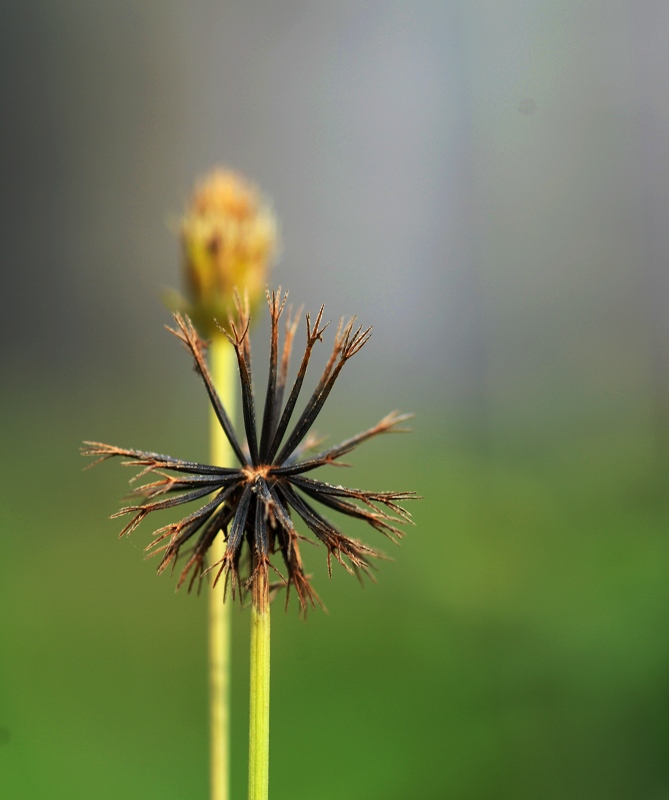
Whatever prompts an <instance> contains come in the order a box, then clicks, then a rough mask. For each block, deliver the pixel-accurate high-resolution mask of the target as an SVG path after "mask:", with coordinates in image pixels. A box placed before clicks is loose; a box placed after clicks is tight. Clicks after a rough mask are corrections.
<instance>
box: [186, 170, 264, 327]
mask: <svg viewBox="0 0 669 800" xmlns="http://www.w3.org/2000/svg"><path fill="white" fill-rule="evenodd" d="M181 240H182V245H183V258H184V275H185V283H186V291H187V294H188V301H189V306H190V309H189V310H190V313H191V314H192V316H193V318H194V320H195V322H196V324H197V326H198V328H199V329H200V331H201V333H202V334H203V335H205V336H206V335H208V334H210V333H211V332H212V330H213V320H214V319H215V318H216V319H219V320H220V321H222V322H223V321H225V320H226V319H227V315H228V313H229V311H230V308H231V306H232V303H233V298H234V291H235V290H237V291H238V292H239V294H240V295H242V296H243V295H244V294H245V293H246V294H248V298H249V304H250V306H251V308H253V307H254V306H256V305H257V303H258V302H259V301H260V300H261V299H262V298H263V297H264V290H265V285H266V283H267V271H268V267H269V264H270V262H271V261H272V259H273V257H274V254H275V252H276V247H277V224H276V219H275V217H274V214H273V213H272V211H271V209H270V208H269V206H268V205H267V204H266V203H265V202H264V201H263V199H262V198H261V196H260V193H259V192H258V190H257V188H256V187H255V186H253V185H252V184H250V183H249V182H248V181H246V180H245V179H244V178H243V177H242V176H241V175H238V174H236V173H234V172H230V171H228V170H224V169H217V170H215V171H214V172H212V173H211V174H210V175H208V176H207V177H206V178H205V179H204V180H203V181H202V182H201V183H200V184H199V185H198V186H197V187H196V188H195V191H194V193H193V196H192V198H191V201H190V204H189V206H188V208H187V210H186V214H185V215H184V217H183V219H182V222H181Z"/></svg>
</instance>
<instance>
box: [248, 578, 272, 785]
mask: <svg viewBox="0 0 669 800" xmlns="http://www.w3.org/2000/svg"><path fill="white" fill-rule="evenodd" d="M266 581H267V577H266V576H265V577H264V578H263V579H258V580H256V581H255V583H254V586H253V605H252V609H251V703H250V727H249V800H267V797H268V794H269V597H268V585H267V582H266Z"/></svg>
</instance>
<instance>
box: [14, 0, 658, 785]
mask: <svg viewBox="0 0 669 800" xmlns="http://www.w3.org/2000/svg"><path fill="white" fill-rule="evenodd" d="M1 12H2V24H0V41H1V45H0V58H2V67H3V68H2V70H0V75H2V78H1V79H0V80H1V82H2V88H3V97H4V102H3V112H4V113H3V125H2V126H1V129H0V139H1V140H2V147H1V148H0V152H1V153H2V170H3V172H2V176H3V177H2V182H1V184H2V189H3V191H2V193H1V196H2V212H3V213H2V240H3V250H4V253H3V256H4V257H3V288H2V292H0V304H1V305H2V315H0V325H1V326H2V331H1V333H2V335H1V336H0V359H1V360H0V387H1V388H0V413H1V415H2V416H1V419H2V424H1V425H0V446H1V452H2V456H3V457H2V459H0V470H1V471H2V480H1V483H0V486H2V490H1V496H0V524H1V525H2V541H3V548H2V558H1V559H0V794H1V795H2V797H7V798H12V800H13V799H14V798H16V799H17V800H24V798H25V799H26V800H27V799H32V798H50V800H51V798H61V797H62V798H68V800H74V799H75V798H87V799H88V798H117V797H124V798H135V797H137V798H140V797H142V798H146V797H156V798H158V797H159V798H174V800H177V799H180V798H195V797H200V798H205V797H206V796H207V779H208V764H207V753H208V745H207V708H206V703H207V697H206V665H205V658H206V652H205V650H206V640H205V622H206V619H205V617H206V614H205V612H206V608H205V605H206V604H205V602H204V598H203V597H200V598H198V597H196V596H188V595H186V594H185V593H179V594H175V593H174V591H173V589H174V582H173V581H171V580H170V579H169V578H168V577H167V576H162V577H161V578H156V577H155V575H154V573H153V564H152V563H151V562H145V561H144V560H143V557H142V556H143V553H142V549H143V547H144V545H145V544H146V542H147V541H148V538H147V537H148V533H149V532H150V527H147V529H146V530H142V528H140V529H139V530H138V531H137V532H136V533H135V534H133V536H132V537H131V538H130V539H129V540H123V541H121V542H119V541H118V540H117V537H116V534H117V532H118V529H119V526H118V524H117V522H114V521H109V520H107V519H106V516H107V515H108V514H109V513H111V512H112V511H114V510H115V509H116V508H117V505H118V501H119V499H120V497H121V496H122V494H123V493H124V491H125V487H126V484H125V481H126V479H127V477H128V475H127V474H126V473H124V471H123V470H121V469H120V467H119V466H118V465H113V464H112V465H103V466H101V467H98V468H96V469H95V470H93V471H91V472H82V471H81V470H82V462H81V458H80V456H79V455H78V447H79V443H80V441H81V440H82V439H90V438H93V439H99V440H101V441H109V442H114V443H117V444H119V445H125V446H134V447H141V448H146V449H157V450H160V451H162V452H169V453H173V454H175V455H182V456H183V457H187V458H188V457H193V458H199V459H203V458H205V457H206V452H207V431H206V426H207V419H208V417H207V410H206V399H205V396H204V392H203V391H202V389H201V387H200V386H199V385H198V382H197V379H196V378H195V376H194V375H193V372H192V370H191V368H190V365H189V363H188V360H187V358H186V357H185V356H184V355H183V353H182V351H181V349H180V348H179V347H178V345H177V343H175V342H174V341H172V340H171V339H170V337H169V336H168V335H167V334H165V333H164V332H163V331H162V324H163V323H164V322H166V321H168V315H167V313H166V312H165V311H164V309H163V308H162V307H161V303H160V300H159V296H160V292H161V288H162V287H163V286H166V285H173V286H176V285H178V283H179V275H178V263H179V253H178V246H177V243H176V237H175V235H174V233H173V230H174V227H175V220H178V218H179V215H180V213H181V210H182V204H183V201H184V198H185V197H186V195H187V193H188V191H189V189H190V186H191V184H192V182H193V180H194V179H195V178H196V177H197V176H198V175H200V174H201V173H202V172H204V171H206V170H207V169H209V168H210V167H211V166H212V165H214V164H217V163H221V162H223V163H228V164H230V165H231V166H233V167H235V168H238V169H241V170H243V171H245V172H246V173H247V174H248V175H249V176H251V177H252V178H254V179H255V180H257V181H258V182H259V183H260V185H261V186H262V187H263V188H264V190H265V191H266V192H267V193H268V194H269V196H270V197H271V198H272V200H273V202H274V205H275V207H276V210H277V213H278V215H279V217H280V219H281V222H282V239H283V255H282V258H281V260H280V262H279V264H278V266H277V268H276V270H275V273H274V276H273V278H272V281H273V283H274V284H279V283H281V284H282V285H283V286H284V287H287V288H288V289H289V290H290V292H291V295H292V298H293V299H294V300H295V302H296V303H298V304H299V303H302V302H304V303H305V304H306V305H307V307H311V308H315V307H317V306H318V305H320V303H321V302H325V303H326V307H327V310H328V311H329V313H330V316H332V317H335V318H336V317H338V316H339V315H340V314H349V313H353V312H357V313H358V314H359V315H360V319H361V321H362V322H365V323H373V324H374V331H375V332H374V336H373V338H372V341H371V342H370V344H369V345H368V346H367V347H366V348H365V349H364V351H363V352H362V353H361V354H360V355H359V356H357V357H356V359H354V360H353V361H352V362H351V364H350V365H349V366H348V367H347V369H346V370H345V371H344V373H343V375H342V377H341V379H340V381H339V383H338V386H337V388H336V390H335V392H334V393H333V395H332V396H331V400H330V401H329V403H328V406H327V407H326V410H325V411H324V413H323V415H322V418H321V419H319V423H318V429H319V431H322V432H324V433H328V434H330V441H333V442H334V441H336V440H338V439H341V438H345V437H347V436H348V435H350V434H352V433H354V432H356V431H357V430H358V429H362V428H364V427H366V426H368V425H370V424H372V423H373V422H375V421H376V420H377V419H378V418H379V417H380V416H382V415H383V414H385V413H386V412H387V411H389V410H391V409H392V408H395V407H399V408H401V409H402V410H413V411H415V412H417V418H416V420H415V426H414V427H415V431H414V433H413V434H411V435H410V436H394V437H385V438H382V439H380V440H377V441H375V442H370V443H369V444H368V445H367V446H365V447H364V448H363V449H361V450H360V451H359V452H358V454H357V455H356V456H355V458H354V463H355V469H354V470H353V471H352V472H350V473H347V475H346V476H343V477H344V478H346V479H347V480H348V481H349V482H350V483H351V484H352V485H359V486H363V487H366V488H367V487H368V488H379V489H385V488H397V489H405V488H407V489H415V490H416V491H418V492H419V493H420V494H421V495H423V496H424V498H425V499H424V500H423V501H422V502H420V503H417V504H414V506H413V507H412V511H413V512H414V514H415V520H416V523H417V526H416V528H413V529H411V530H410V531H409V533H408V535H407V537H406V539H405V540H404V542H403V544H402V546H401V548H397V549H395V548H391V547H390V546H386V548H385V549H386V551H389V550H391V549H392V552H391V554H392V556H393V557H394V559H395V560H394V561H392V562H388V563H383V564H381V567H380V570H379V574H378V583H377V584H376V585H367V586H365V588H364V589H361V588H360V587H359V586H358V584H357V583H356V581H355V580H353V579H351V578H350V577H349V576H348V575H346V574H345V573H344V572H343V571H342V570H338V571H335V574H334V576H333V579H332V581H331V582H329V581H328V579H327V576H326V570H325V563H324V561H325V559H324V556H323V554H322V553H321V552H319V551H317V550H315V549H314V552H313V553H312V554H310V562H309V566H310V568H311V570H312V571H313V573H314V575H315V580H314V582H315V586H316V589H317V590H318V591H319V593H320V595H321V596H322V598H323V599H324V601H325V603H326V605H327V607H328V609H329V614H327V615H326V614H323V613H320V612H317V613H314V614H312V615H311V616H310V618H309V621H308V622H307V624H304V623H303V622H302V621H301V620H299V619H298V617H297V614H296V613H295V610H294V609H292V611H291V612H289V613H288V614H284V613H283V611H282V610H281V609H279V608H278V607H277V611H276V613H275V614H274V618H273V645H272V646H273V664H272V743H271V769H270V776H271V778H270V779H271V787H270V790H271V796H272V797H273V798H274V800H279V798H311V799H316V798H318V799H319V800H321V799H322V800H329V799H330V798H339V797H343V796H346V797H355V798H379V800H380V798H384V800H395V799H397V800H400V798H402V799H403V798H407V797H420V798H426V800H441V798H444V799H445V798H457V799H458V800H474V799H475V800H488V799H490V800H492V799H493V798H495V800H499V799H500V798H509V799H511V798H514V800H515V799H518V798H527V799H528V800H530V799H533V798H549V799H551V798H556V799H557V798H561V799H562V798H588V799H589V800H590V799H593V798H607V800H609V799H610V798H630V800H661V798H669V761H668V759H667V748H668V745H669V637H668V636H667V633H668V630H667V629H668V627H669V626H668V625H667V604H668V600H669V584H668V581H667V572H668V569H669V541H668V539H667V522H668V513H667V512H668V500H667V498H668V496H669V495H668V489H669V424H668V421H669V315H668V314H667V303H668V301H669V269H667V261H668V257H669V226H668V225H667V209H668V208H669V145H668V144H667V136H666V131H667V125H668V124H669V90H668V89H667V87H668V86H669V59H668V58H667V55H666V52H665V50H666V31H667V29H668V26H669V8H668V7H667V5H666V4H665V3H663V2H661V0H642V1H641V2H635V3H632V2H623V0H606V2H605V0H582V1H578V0H557V2H553V3H546V4H544V3H540V2H536V0H535V2H529V0H528V1H527V2H522V1H521V2H510V1H509V0H499V2H493V0H490V1H489V2H485V1H484V0H474V2H448V1H447V0H445V1H444V2H422V1H421V0H419V1H418V2H408V0H407V1H406V2H384V3H377V2H371V1H368V0H359V1H358V2H353V1H351V2H346V1H345V0H342V2H337V3H329V4H326V3H322V4H321V3H308V2H307V3H305V2H299V1H298V0H288V2H283V3H270V2H267V0H264V1H261V0H258V1H257V2H248V3H214V2H206V1H205V0H202V2H200V1H199V0H197V1H196V2H192V3H189V4H182V3H178V2H176V0H167V1H165V0H161V2H157V0H146V1H145V2H141V3H131V2H127V1H126V0H119V2H115V3H111V4H109V3H98V2H82V1H81V0H74V2H67V3H65V2H63V3H53V2H46V0H43V1H42V2H40V0H28V2H24V3H21V4H17V3H9V2H6V3H3V4H1ZM265 340H266V320H265V321H264V322H263V324H261V325H260V326H259V327H258V329H257V331H256V335H255V340H254V342H255V343H256V344H257V356H256V358H255V367H256V371H257V373H258V374H260V371H261V370H262V372H263V373H264V359H265V354H266V347H265ZM298 346H299V345H298ZM262 380H264V374H262V375H261V382H262ZM339 475H340V474H338V477H339ZM354 531H355V529H354ZM361 535H364V537H365V538H366V539H367V540H368V541H370V542H371V543H372V544H376V545H379V544H383V543H379V542H378V541H375V540H374V535H373V534H370V533H367V532H363V533H362V534H361ZM234 626H235V627H234V674H233V681H234V697H233V797H234V798H239V797H244V796H245V793H246V749H247V738H246V736H247V734H246V730H247V719H246V714H247V703H248V689H247V674H248V631H247V626H248V613H247V612H246V611H244V610H236V611H235V614H234Z"/></svg>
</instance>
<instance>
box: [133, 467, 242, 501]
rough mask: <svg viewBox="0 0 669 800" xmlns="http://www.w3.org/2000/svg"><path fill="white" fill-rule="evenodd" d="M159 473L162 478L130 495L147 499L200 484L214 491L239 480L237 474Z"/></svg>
mask: <svg viewBox="0 0 669 800" xmlns="http://www.w3.org/2000/svg"><path fill="white" fill-rule="evenodd" d="M158 474H159V475H162V476H163V478H162V480H160V481H154V482H153V483H145V484H142V485H141V486H137V487H135V488H134V489H133V490H132V491H131V492H130V496H131V497H144V498H146V499H147V500H151V499H153V498H154V497H159V496H160V495H163V494H170V493H171V492H183V491H184V489H195V488H196V487H198V486H200V487H203V486H210V487H211V491H212V492H213V491H215V490H216V489H220V488H221V487H224V486H229V485H231V484H233V483H237V482H239V477H238V476H237V475H231V476H229V477H227V478H222V479H221V478H217V477H215V476H214V477H212V476H211V475H189V476H188V477H187V478H174V477H173V476H172V475H165V474H164V473H162V472H159V473H158Z"/></svg>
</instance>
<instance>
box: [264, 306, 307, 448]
mask: <svg viewBox="0 0 669 800" xmlns="http://www.w3.org/2000/svg"><path fill="white" fill-rule="evenodd" d="M301 316H302V306H300V308H299V309H298V311H297V313H296V314H295V316H294V317H292V319H291V309H290V308H289V309H288V314H287V316H286V328H285V332H284V340H283V351H282V353H281V369H280V371H279V379H278V381H277V385H276V391H275V392H274V408H273V410H272V419H273V420H274V424H273V426H272V431H271V433H270V441H273V440H274V437H275V435H276V429H277V427H278V424H279V419H280V417H281V406H282V405H283V395H284V392H285V389H286V381H287V380H288V368H289V366H290V356H291V353H292V350H293V340H294V338H295V333H296V332H297V326H298V324H299V321H300V317H301ZM267 461H269V459H267Z"/></svg>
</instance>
